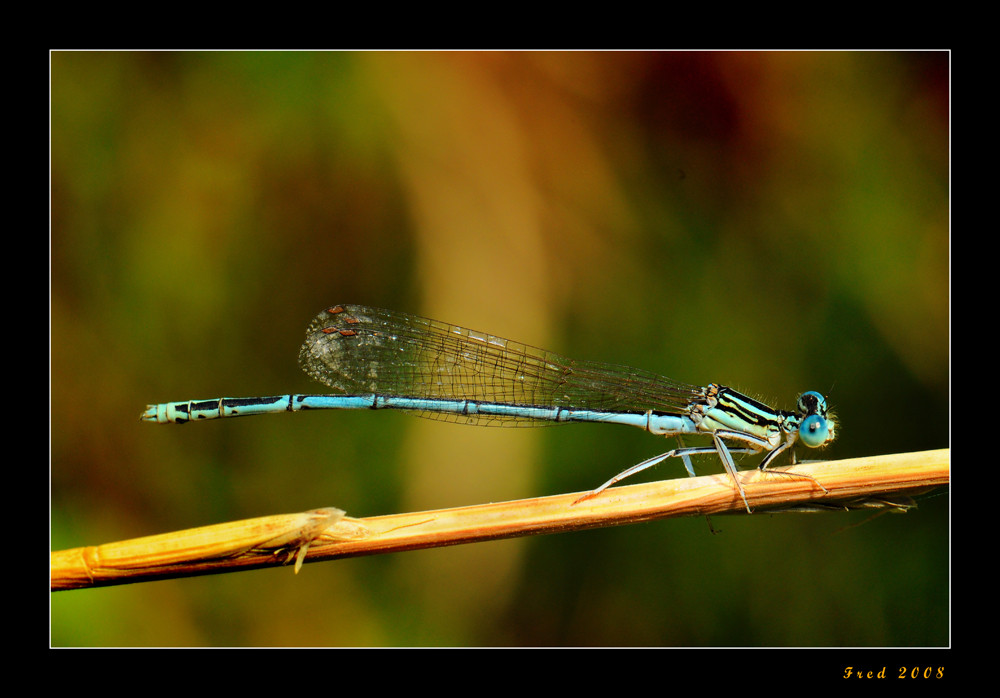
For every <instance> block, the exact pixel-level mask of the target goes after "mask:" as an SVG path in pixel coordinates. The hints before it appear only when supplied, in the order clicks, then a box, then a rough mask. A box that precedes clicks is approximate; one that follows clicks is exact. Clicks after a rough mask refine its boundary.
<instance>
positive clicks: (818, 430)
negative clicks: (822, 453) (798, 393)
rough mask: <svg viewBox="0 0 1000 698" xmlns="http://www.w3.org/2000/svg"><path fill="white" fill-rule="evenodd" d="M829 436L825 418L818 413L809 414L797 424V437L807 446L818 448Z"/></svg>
mask: <svg viewBox="0 0 1000 698" xmlns="http://www.w3.org/2000/svg"><path fill="white" fill-rule="evenodd" d="M829 438H830V428H829V426H827V423H826V420H825V419H823V418H822V417H820V416H819V415H818V414H811V415H809V416H808V417H806V418H805V419H803V420H802V424H800V425H799V439H800V440H801V441H802V443H804V444H805V445H806V446H808V447H809V448H819V447H820V446H822V445H823V444H825V443H826V442H827V441H828V440H829Z"/></svg>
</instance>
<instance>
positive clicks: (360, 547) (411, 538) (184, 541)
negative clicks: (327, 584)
mask: <svg viewBox="0 0 1000 698" xmlns="http://www.w3.org/2000/svg"><path fill="white" fill-rule="evenodd" d="M779 471H784V472H789V473H799V474H803V475H809V476H811V477H812V478H815V479H816V481H818V482H820V483H822V485H823V487H824V488H826V490H827V491H826V492H823V490H822V489H821V488H819V487H817V486H816V482H814V481H812V480H811V479H809V478H805V477H788V476H781V475H777V474H774V472H779ZM774 472H760V471H758V470H747V471H741V472H740V478H741V480H742V482H743V486H744V488H745V490H746V495H747V499H748V500H749V502H750V505H751V507H752V508H753V509H754V511H755V512H761V513H766V512H768V511H781V510H782V509H786V510H794V509H795V508H796V507H798V508H800V510H801V509H802V508H803V507H804V508H805V509H807V510H808V509H810V508H811V507H824V508H827V507H828V508H829V509H830V510H836V509H839V508H843V509H851V508H857V507H875V508H878V507H883V508H888V509H896V510H905V509H906V508H907V505H899V504H897V502H899V501H901V500H905V499H906V497H905V495H907V494H914V493H919V492H924V491H927V490H929V489H932V488H934V487H939V486H941V485H947V484H948V482H949V472H950V451H949V450H948V449H940V450H936V451H924V452H921V453H904V454H894V455H888V456H875V457H867V458H854V459H850V460H840V461H826V462H816V463H808V464H799V465H796V466H792V467H789V468H781V469H775V471H774ZM581 494H582V493H574V494H562V495H556V496H551V497H537V498H533V499H522V500H516V501H511V502H500V503H496V504H479V505H474V506H467V507H458V508H454V509H440V510H435V511H423V512H415V513H406V514H390V515H387V516H372V517H368V518H364V519H354V518H351V517H348V516H345V515H344V512H343V511H341V510H339V509H332V508H328V509H317V510H314V511H308V512H303V513H298V514H282V515H278V516H265V517H261V518H257V519H248V520H245V521H235V522H231V523H225V524H219V525H215V526H205V527H202V528H195V529H189V530H185V531H178V532H175V533H166V534H161V535H157V536H149V537H146V538H137V539H133V540H127V541H121V542H117V543H108V544H105V545H100V546H96V547H94V546H91V547H84V548H73V549H71V550H63V551H57V552H53V553H52V554H51V560H50V563H51V588H52V589H53V590H62V589H79V588H86V587H92V586H108V585H113V584H127V583H131V582H138V581H149V580H154V579H165V578H171V577H185V576H195V575H202V574H215V573H219V572H226V571H232V570H238V569H256V568H260V567H273V566H278V565H284V564H289V563H290V562H291V561H292V560H293V559H295V560H296V571H298V568H299V567H300V566H301V564H302V562H303V561H304V560H306V559H308V561H309V562H317V561H320V560H331V559H337V558H343V557H355V556H360V555H375V554H379V553H389V552H400V551H403V550H416V549H419V548H431V547H441V546H446V545H458V544H460V543H471V542H476V541H485V540H493V539H497V538H512V537H516V536H525V535H534V534H539V533H556V532H563V531H577V530H581V529H586V528H596V527H601V526H620V525H623V524H628V523H636V522H639V521H649V520H652V519H661V518H671V517H677V516H706V515H712V514H726V513H734V514H738V513H740V512H745V509H744V506H743V502H742V500H741V499H740V496H739V493H738V492H737V491H736V489H735V488H734V487H733V483H732V481H730V480H729V479H728V476H727V475H726V474H724V473H721V474H718V475H709V476H704V477H696V478H680V479H675V480H665V481H660V482H650V483H645V484H639V485H628V486H620V487H614V488H611V489H608V490H605V491H604V492H602V493H601V494H600V495H598V496H596V497H593V498H590V499H585V500H583V501H578V500H579V499H580V497H581ZM813 510H815V509H813ZM307 553H308V558H307Z"/></svg>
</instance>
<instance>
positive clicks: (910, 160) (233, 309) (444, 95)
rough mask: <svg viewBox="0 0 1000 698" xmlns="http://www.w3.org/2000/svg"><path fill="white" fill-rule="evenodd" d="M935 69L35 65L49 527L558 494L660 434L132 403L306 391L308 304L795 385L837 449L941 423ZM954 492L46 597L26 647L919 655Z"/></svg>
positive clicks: (768, 58) (98, 539) (623, 460)
mask: <svg viewBox="0 0 1000 698" xmlns="http://www.w3.org/2000/svg"><path fill="white" fill-rule="evenodd" d="M949 80H950V67H949V55H948V54H947V53H942V52H910V53H894V52H866V53H855V52H835V53H827V52H807V53H799V52H787V53H770V52H760V53H742V52H724V53H716V52H697V53H688V52H657V53H652V52H629V53H590V52H576V53H561V52H542V53H534V52H529V53H506V52H501V53H434V52H430V53H407V52H398V53H382V52H363V53H342V52H331V53H311V52H304V53H271V52H205V53H203V52H192V53H172V52H148V53H146V52H107V53H90V52H60V53H54V54H52V55H51V146H52V150H51V172H52V179H51V186H52V220H51V255H52V257H51V272H52V277H51V379H52V382H51V396H52V414H51V426H52V440H51V546H52V549H54V550H57V549H64V548H69V547H76V546H82V545H94V544H100V543H105V542H110V541H116V540H122V539H127V538H133V537H138V536H143V535H150V534H156V533H164V532H168V531H173V530H178V529H183V528H189V527H194V526H201V525H206V524H210V523H218V522H223V521H229V520H233V519H240V518H248V517H255V516H263V515H267V514H276V513H285V512H295V511H302V510H306V509H310V508H314V507H320V506H337V507H340V508H342V509H345V510H347V511H348V513H349V514H351V515H354V516H372V515H378V514H386V513H394V512H399V511H410V510H421V509H431V508H439V507H449V506H461V505H469V504H476V503H482V502H488V501H500V500H505V499H511V498H518V497H530V496H541V495H548V494H557V493H562V492H568V491H581V490H587V489H589V488H592V487H594V486H595V485H597V484H599V483H601V482H603V481H604V480H605V479H606V478H607V477H609V476H610V475H611V474H614V473H616V472H618V471H619V470H621V469H623V468H625V467H627V466H629V465H631V464H633V463H636V462H638V461H640V460H642V459H644V458H647V457H649V456H651V455H654V454H655V453H659V452H662V451H663V450H666V449H667V448H668V444H667V443H664V442H663V441H662V440H656V439H655V438H654V437H651V436H650V435H649V434H645V433H643V432H641V431H640V430H637V429H627V428H625V427H605V426H600V425H593V426H588V425H572V426H562V427H558V428H551V429H485V428H471V427H466V426H459V425H454V424H448V423H441V422H434V421H430V420H423V419H418V418H414V417H411V416H409V415H404V414H392V413H387V412H380V413H377V414H372V413H367V412H362V413H334V412H326V413H310V414H299V415H287V416H286V415H280V416H271V417H259V418H248V419H242V420H241V419H237V420H222V421H218V422H212V423H203V424H197V425H188V426H184V427H171V426H154V425H149V424H142V423H140V422H139V421H138V416H139V413H140V411H141V410H142V409H143V407H144V406H145V405H146V403H148V402H161V401H169V400H181V399H189V398H210V397H219V396H251V395H262V394H263V395H271V394H277V393H285V392H322V388H321V387H320V386H318V385H317V384H314V383H312V382H311V381H310V380H309V379H308V378H307V377H306V376H305V374H303V373H302V372H301V371H300V370H299V368H298V366H297V363H296V358H297V352H298V347H299V344H300V343H301V341H302V339H303V338H304V332H305V327H306V325H307V324H308V322H309V321H310V320H311V318H312V317H313V316H314V315H315V314H316V313H318V312H319V311H320V310H322V309H323V308H324V307H326V306H328V305H331V304H334V303H363V304H368V305H377V306H383V307H390V308H395V309H400V310H405V311H409V312H414V313H418V314H422V315H427V316H431V317H436V318H439V319H442V320H446V321H449V322H452V323H456V324H462V325H465V326H468V327H472V328H474V329H480V330H486V331H490V332H492V333H494V334H499V335H503V336H507V337H510V338H512V339H516V340H519V341H523V342H527V343H530V344H534V345H538V346H544V347H547V348H551V349H553V350H556V351H559V352H561V353H564V354H567V355H569V356H574V357H580V358H589V359H597V360H604V361H611V362H615V363H624V364H629V365H633V366H638V367H642V368H645V369H649V370H655V371H658V372H661V373H664V374H666V375H668V376H671V377H674V378H677V379H680V380H683V381H687V382H691V383H697V384H703V383H707V382H711V381H716V382H721V383H725V384H728V385H733V386H735V387H738V388H740V389H743V390H746V391H748V392H750V393H751V394H753V395H755V396H757V397H760V398H763V399H766V400H768V401H770V402H772V403H773V404H776V405H778V406H783V407H786V408H791V407H792V406H793V405H794V401H795V398H796V396H797V395H798V394H799V393H800V392H801V391H803V390H807V389H812V390H818V391H820V392H822V393H824V394H825V395H827V396H828V398H829V400H830V402H831V404H832V405H833V406H834V408H835V410H836V412H837V414H838V417H839V419H840V435H839V438H838V440H837V441H836V442H835V443H834V444H833V445H832V446H831V447H830V448H829V449H828V450H827V451H826V452H825V454H824V455H826V456H829V457H832V458H847V457H853V456H861V455H874V454H884V453H894V452H906V451H919V450H924V449H931V448H942V447H946V446H948V444H949V287H950V284H949V94H950V85H949ZM748 465H752V464H749V463H748ZM699 469H700V471H701V472H703V473H708V472H716V471H718V470H719V469H720V466H719V464H718V463H717V462H714V461H713V460H712V459H711V458H709V459H705V460H703V461H702V462H701V463H700V464H699ZM683 475H684V472H683V468H682V467H681V466H680V464H676V463H674V464H665V465H662V466H660V467H659V468H657V469H656V470H655V471H653V472H651V473H646V474H644V476H643V477H647V479H650V478H656V477H662V478H669V477H682V476H683ZM948 506H949V501H948V496H947V493H946V492H939V493H937V496H930V497H927V498H924V499H922V500H920V507H919V508H918V509H917V510H916V511H913V512H911V513H908V514H906V515H886V516H882V517H879V518H877V519H875V520H873V521H868V522H866V523H862V522H865V521H866V519H867V518H868V516H867V515H866V514H863V513H851V514H848V513H844V514H825V515H782V516H767V515H755V516H738V517H726V518H722V517H717V518H716V519H715V522H714V523H715V526H716V528H718V529H721V533H719V534H718V535H712V534H711V533H710V532H709V530H708V526H707V525H706V523H705V521H704V519H690V520H671V521H661V522H654V523H648V524H643V525H638V526H627V527H621V528H614V529H605V530H596V531H587V532H581V533H570V534H563V535H552V536H541V537H535V538H527V539H518V540H507V541H499V542H492V543H485V544H478V545H467V546H459V547H452V548H447V549H441V550H428V551H418V552H410V553H404V554H398V555H390V556H381V557H371V558H363V559H352V560H341V561H336V562H331V563H325V564H317V565H309V566H307V567H305V568H304V569H303V572H302V573H300V574H299V575H298V576H295V575H293V574H292V571H291V569H290V568H280V569H274V570H260V571H254V572H247V573H239V574H227V575H219V576H210V577H200V578H191V579H181V580H171V581H161V582H154V583H145V584H137V585H130V586H122V587H112V588H105V589H92V590H84V591H73V592H60V593H57V594H53V595H52V596H51V597H50V598H51V601H50V609H51V642H52V644H53V645H56V646H106V645H125V646H150V645H171V646H172V645H181V646H188V645H191V646H200V645H209V646H220V645H235V646H246V645H265V646H268V645H303V646H311V645H332V646H345V645H352V646H357V645H364V646H390V645H391V646H440V645H457V646H483V645H489V646H495V645H502V646H507V645H511V646H524V645H542V646H548V645H581V646H593V645H629V646H642V645H666V646H761V645H763V646H856V647H868V646H905V647H912V646H942V645H947V644H948V643H949V627H950V623H949V605H950V603H949V599H950V587H949V580H950V577H949V528H948V525H949V510H948ZM854 524H862V525H854Z"/></svg>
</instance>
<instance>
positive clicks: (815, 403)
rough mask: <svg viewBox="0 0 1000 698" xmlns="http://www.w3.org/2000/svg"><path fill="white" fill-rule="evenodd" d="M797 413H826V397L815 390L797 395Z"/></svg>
mask: <svg viewBox="0 0 1000 698" xmlns="http://www.w3.org/2000/svg"><path fill="white" fill-rule="evenodd" d="M798 407H799V414H818V415H825V414H826V398H825V397H823V396H822V395H820V394H819V393H817V392H816V391H815V390H810V391H808V392H805V393H802V394H801V395H799V405H798Z"/></svg>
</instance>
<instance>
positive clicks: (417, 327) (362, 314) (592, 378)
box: [142, 305, 835, 511]
mask: <svg viewBox="0 0 1000 698" xmlns="http://www.w3.org/2000/svg"><path fill="white" fill-rule="evenodd" d="M299 364H300V365H301V367H302V369H303V370H304V371H305V372H306V373H307V374H309V375H310V376H312V377H313V378H314V379H316V380H317V381H319V382H320V383H323V384H324V385H327V386H329V387H330V388H333V389H334V390H335V391H337V393H336V394H329V395H277V396H272V397H250V398H215V399H211V400H188V401H185V402H168V403H163V404H159V405H149V406H148V407H147V408H146V410H145V412H144V413H143V415H142V419H143V420H145V421H148V422H158V423H161V424H163V423H175V424H182V423H184V422H189V421H198V420H203V419H217V418H220V417H239V416H245V415H252V414H268V413H273V412H297V411H300V410H313V409H395V410H406V411H408V412H413V413H415V414H417V415H419V416H421V417H428V418H432V419H444V420H449V421H455V422H463V423H466V424H480V425H521V426H539V425H543V424H556V423H565V422H603V423H608V424H628V425H631V426H636V427H639V428H641V429H645V430H646V431H648V432H650V433H651V434H657V435H660V436H667V437H681V436H685V435H699V434H700V435H705V436H710V437H711V438H712V445H710V446H709V445H706V446H700V447H690V448H685V447H682V446H679V447H678V448H675V449H674V450H672V451H668V452H667V453H662V454H660V455H658V456H655V457H653V458H650V459H648V460H645V461H643V462H641V463H639V464H637V465H634V466H632V467H631V468H629V469H627V470H625V471H623V472H621V473H619V474H618V475H616V476H615V477H613V478H611V479H610V480H608V481H607V482H605V483H604V484H603V485H601V486H600V487H598V488H597V489H595V490H593V491H591V492H590V493H589V494H588V495H586V496H585V497H583V498H581V499H586V498H589V497H592V496H595V495H597V494H599V493H600V492H602V491H603V490H604V489H606V488H607V487H610V486H611V485H613V484H615V483H617V482H619V481H621V480H623V479H624V478H626V477H628V476H630V475H633V474H635V473H638V472H640V471H642V470H645V469H647V468H650V467H652V466H654V465H656V464H658V463H660V462H662V461H664V460H666V459H668V458H681V459H682V461H683V462H684V466H685V468H686V470H687V472H688V474H689V475H692V476H693V475H694V468H693V466H692V465H691V460H690V456H693V455H698V454H704V453H717V454H718V456H719V458H720V459H721V460H722V464H723V466H724V467H725V469H726V471H727V472H728V473H729V475H730V477H732V479H733V482H734V483H735V484H736V488H737V490H738V491H739V494H740V497H741V498H742V499H743V503H744V505H746V508H747V511H750V505H749V503H748V502H747V498H746V493H745V491H744V489H743V485H742V484H741V483H740V480H739V478H738V477H737V471H736V465H735V463H734V462H733V457H732V454H733V453H761V452H766V453H767V455H766V456H765V457H764V459H763V460H762V461H761V462H760V464H759V465H758V468H759V469H760V470H762V471H763V470H765V469H766V468H767V467H768V465H770V464H771V463H773V462H774V459H775V458H776V457H777V456H778V455H780V454H781V453H783V452H785V451H787V450H792V462H793V463H794V462H795V454H794V450H793V447H794V446H795V443H796V442H797V441H801V442H802V443H803V444H805V445H806V446H808V447H810V448H819V447H822V446H825V445H827V444H828V443H830V442H831V441H833V439H834V436H835V421H834V418H833V416H832V415H831V414H829V413H828V411H827V405H826V399H825V398H824V397H823V396H822V395H820V394H819V393H817V392H814V391H809V392H805V393H803V394H802V395H800V396H799V399H798V404H797V407H796V410H795V411H794V412H789V411H785V410H776V409H773V408H771V407H768V406H767V405H765V404H763V403H761V402H759V401H757V400H754V399H752V398H749V397H747V396H746V395H743V394H741V393H739V392H737V391H735V390H733V389H732V388H727V387H725V386H723V385H717V384H715V383H711V384H709V385H707V386H704V387H698V386H694V385H687V384H684V383H679V382H677V381H674V380H670V379H669V378H665V377H663V376H658V375H656V374H653V373H649V372H646V371H641V370H638V369H634V368H627V367H624V366H615V365H610V364H603V363H597V362H593V361H577V360H574V359H567V358H565V357H562V356H559V355H558V354H554V353H552V352H549V351H545V350H543V349H537V348H535V347H531V346H528V345H525V344H520V343H518V342H514V341H511V340H509V339H503V338H501V337H495V336H493V335H490V334H486V333H484V332H476V331H474V330H468V329H465V328H462V327H457V326H455V325H450V324H448V323H444V322H439V321H437V320H429V319H427V318H422V317H417V316H415V315H408V314H406V313H401V312H394V311H391V310H381V309H379V308H367V307H364V306H360V305H336V306H333V307H331V308H327V309H326V310H324V311H323V312H321V313H320V314H319V315H318V316H317V317H316V318H315V319H314V320H313V321H312V323H311V324H310V325H309V328H308V330H307V331H306V341H305V343H304V344H303V345H302V348H301V350H300V351H299ZM729 444H733V445H734V447H732V448H731V447H730V445H729ZM768 472H772V473H778V474H782V475H790V476H795V477H803V478H807V479H810V480H813V481H814V482H815V480H814V479H813V478H811V477H810V476H808V475H800V474H793V473H784V472H780V471H768ZM816 484H817V485H819V483H818V482H817V483H816ZM819 486H820V487H821V488H822V485H819Z"/></svg>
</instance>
